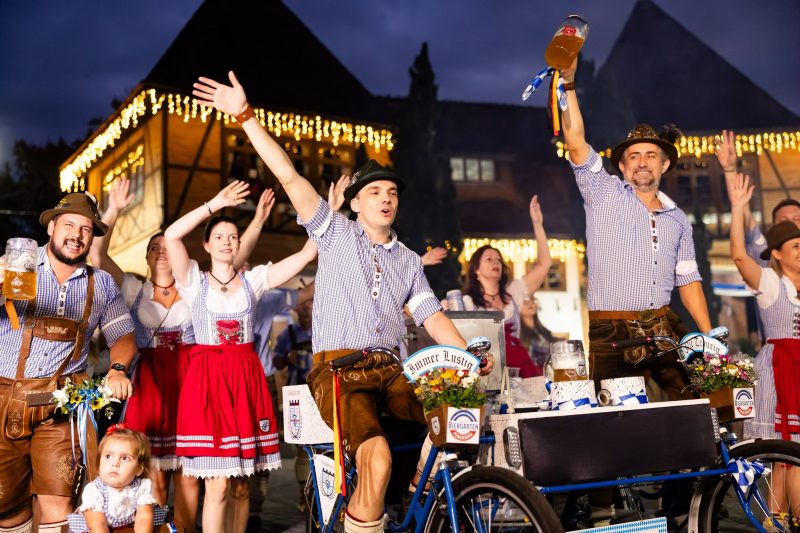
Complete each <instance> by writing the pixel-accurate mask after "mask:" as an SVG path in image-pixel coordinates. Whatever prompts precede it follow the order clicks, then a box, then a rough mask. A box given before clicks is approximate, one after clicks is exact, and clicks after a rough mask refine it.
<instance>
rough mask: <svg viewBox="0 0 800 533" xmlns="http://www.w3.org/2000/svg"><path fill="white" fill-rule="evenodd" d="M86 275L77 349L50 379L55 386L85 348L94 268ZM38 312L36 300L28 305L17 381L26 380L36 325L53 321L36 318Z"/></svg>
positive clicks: (87, 269)
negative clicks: (26, 369)
mask: <svg viewBox="0 0 800 533" xmlns="http://www.w3.org/2000/svg"><path fill="white" fill-rule="evenodd" d="M86 273H87V284H86V285H87V294H86V304H85V305H84V307H83V316H82V317H81V320H80V322H78V324H77V332H76V334H75V347H74V348H73V349H72V353H71V354H70V355H69V356H67V357H66V358H65V359H64V361H63V362H62V363H61V366H59V367H58V370H56V372H55V373H54V374H53V377H52V378H51V379H50V384H52V385H55V384H56V383H57V382H58V379H59V378H60V377H61V374H62V373H63V372H64V370H65V369H66V368H67V365H68V364H69V362H70V361H77V360H78V359H79V358H80V354H81V348H82V347H83V340H84V338H85V336H86V325H87V324H88V321H89V315H90V314H91V312H92V302H93V301H94V271H93V269H92V267H90V266H88V265H87V266H86ZM35 311H36V300H35V299H34V300H31V301H30V302H29V303H28V309H27V310H26V311H25V329H24V330H23V331H22V345H21V346H20V351H19V358H18V359H17V377H16V379H24V378H25V365H26V363H27V361H28V356H29V355H30V353H31V343H32V342H33V332H34V329H35V328H36V324H37V322H39V321H45V320H48V319H51V320H52V317H38V318H37V317H35V316H34V313H35ZM64 322H74V321H71V320H70V321H68V320H66V319H64Z"/></svg>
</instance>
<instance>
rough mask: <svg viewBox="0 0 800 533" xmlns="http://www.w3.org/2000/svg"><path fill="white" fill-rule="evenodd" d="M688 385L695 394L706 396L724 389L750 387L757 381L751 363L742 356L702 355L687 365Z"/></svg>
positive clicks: (748, 358) (747, 358)
mask: <svg viewBox="0 0 800 533" xmlns="http://www.w3.org/2000/svg"><path fill="white" fill-rule="evenodd" d="M688 371H689V385H690V386H691V388H692V390H694V391H695V392H698V393H701V392H704V393H706V394H708V393H711V392H716V391H718V390H721V389H723V388H725V387H731V388H737V387H752V386H754V385H755V384H756V382H757V381H758V376H757V375H756V371H755V369H754V368H753V361H752V360H751V359H750V357H748V356H746V355H744V354H738V355H732V356H731V355H720V356H715V355H710V354H704V355H703V357H697V358H695V359H694V360H693V361H692V362H690V363H689V364H688Z"/></svg>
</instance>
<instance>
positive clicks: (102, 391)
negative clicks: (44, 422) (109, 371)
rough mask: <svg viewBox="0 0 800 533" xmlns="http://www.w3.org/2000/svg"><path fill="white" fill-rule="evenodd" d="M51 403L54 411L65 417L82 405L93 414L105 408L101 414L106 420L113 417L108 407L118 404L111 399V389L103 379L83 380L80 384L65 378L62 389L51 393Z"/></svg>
mask: <svg viewBox="0 0 800 533" xmlns="http://www.w3.org/2000/svg"><path fill="white" fill-rule="evenodd" d="M53 401H54V402H55V403H56V409H57V410H59V411H60V412H61V413H63V414H65V415H71V414H73V413H74V412H75V411H77V410H78V408H79V407H80V406H82V405H84V406H86V407H88V408H89V409H91V411H93V412H94V411H99V410H101V409H103V408H105V410H104V412H103V414H104V416H105V417H106V418H108V419H111V416H112V415H113V412H112V410H111V408H110V407H108V405H109V404H110V403H111V402H119V400H117V399H116V398H112V397H111V389H110V388H109V387H108V386H107V385H106V382H105V378H94V379H85V380H83V382H82V383H76V382H73V381H72V380H71V379H69V378H67V379H66V380H65V383H64V386H63V387H62V388H60V389H56V390H55V391H53Z"/></svg>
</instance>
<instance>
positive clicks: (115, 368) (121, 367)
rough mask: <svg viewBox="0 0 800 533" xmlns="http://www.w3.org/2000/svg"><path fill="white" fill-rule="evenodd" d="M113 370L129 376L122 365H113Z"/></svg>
mask: <svg viewBox="0 0 800 533" xmlns="http://www.w3.org/2000/svg"><path fill="white" fill-rule="evenodd" d="M111 368H113V369H114V370H119V371H120V372H122V373H123V374H125V375H126V376H127V375H128V369H127V368H126V367H125V365H123V364H122V363H114V364H113V365H111Z"/></svg>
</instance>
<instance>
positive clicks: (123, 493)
mask: <svg viewBox="0 0 800 533" xmlns="http://www.w3.org/2000/svg"><path fill="white" fill-rule="evenodd" d="M107 489H108V509H104V508H103V500H104V498H103V493H102V492H101V491H100V488H99V487H98V486H97V485H96V484H95V482H94V481H92V482H90V483H87V484H86V486H85V487H84V488H83V495H82V496H81V506H80V507H78V509H77V510H76V511H75V512H76V513H83V512H85V511H97V512H99V513H103V514H105V515H106V518H107V519H109V520H124V519H127V517H129V516H130V515H131V514H135V513H136V509H138V508H139V507H141V506H143V505H158V502H157V501H156V499H155V498H153V485H152V482H151V481H150V480H149V479H147V478H144V479H142V480H141V483H139V487H138V489H133V488H132V487H131V486H130V485H128V486H127V487H125V488H123V489H115V488H113V487H107Z"/></svg>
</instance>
